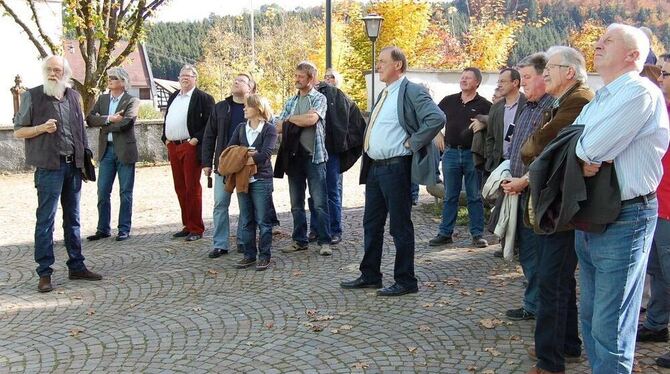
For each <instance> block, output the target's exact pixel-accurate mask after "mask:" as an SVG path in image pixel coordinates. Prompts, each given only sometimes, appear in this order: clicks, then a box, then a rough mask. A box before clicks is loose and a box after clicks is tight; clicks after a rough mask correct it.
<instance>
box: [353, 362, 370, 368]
mask: <svg viewBox="0 0 670 374" xmlns="http://www.w3.org/2000/svg"><path fill="white" fill-rule="evenodd" d="M351 367H352V368H354V369H367V368H369V367H370V366H368V364H366V363H365V362H357V363H355V364H353V365H351Z"/></svg>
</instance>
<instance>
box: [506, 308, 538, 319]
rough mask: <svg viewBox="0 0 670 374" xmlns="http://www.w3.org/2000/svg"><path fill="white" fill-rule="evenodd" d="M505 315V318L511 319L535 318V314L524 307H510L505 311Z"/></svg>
mask: <svg viewBox="0 0 670 374" xmlns="http://www.w3.org/2000/svg"><path fill="white" fill-rule="evenodd" d="M505 315H506V316H507V318H509V319H511V320H512V321H523V320H528V319H535V314H533V313H531V312H529V311H527V310H526V309H524V308H519V309H510V310H508V311H507V312H505Z"/></svg>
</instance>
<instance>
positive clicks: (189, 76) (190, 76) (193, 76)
mask: <svg viewBox="0 0 670 374" xmlns="http://www.w3.org/2000/svg"><path fill="white" fill-rule="evenodd" d="M182 78H195V75H180V76H179V79H182Z"/></svg>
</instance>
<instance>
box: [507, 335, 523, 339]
mask: <svg viewBox="0 0 670 374" xmlns="http://www.w3.org/2000/svg"><path fill="white" fill-rule="evenodd" d="M509 340H521V337H520V336H519V335H512V336H510V337H509Z"/></svg>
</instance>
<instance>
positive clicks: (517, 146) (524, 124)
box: [509, 93, 556, 178]
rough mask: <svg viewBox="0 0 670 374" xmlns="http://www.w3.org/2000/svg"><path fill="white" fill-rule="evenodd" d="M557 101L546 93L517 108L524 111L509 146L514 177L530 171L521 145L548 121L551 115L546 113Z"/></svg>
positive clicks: (520, 115)
mask: <svg viewBox="0 0 670 374" xmlns="http://www.w3.org/2000/svg"><path fill="white" fill-rule="evenodd" d="M555 101H556V99H554V98H553V97H551V96H549V94H546V93H545V94H544V96H542V97H541V98H540V100H538V101H526V105H524V106H523V108H519V109H517V110H522V112H521V114H519V118H518V119H517V123H516V126H515V127H514V134H513V135H512V144H510V148H509V162H510V170H511V172H512V177H514V178H519V177H522V176H523V175H524V174H526V172H527V171H528V167H527V166H526V165H524V163H523V161H522V160H521V147H523V145H524V143H526V140H528V138H529V137H530V136H531V134H533V133H534V132H535V130H537V129H538V128H540V126H542V125H543V124H545V123H547V121H548V120H549V117H548V116H545V115H544V113H549V110H550V109H551V108H553V106H554V102H555Z"/></svg>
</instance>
